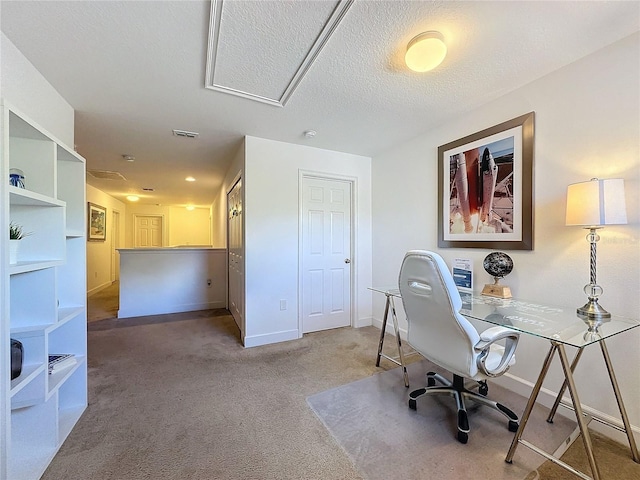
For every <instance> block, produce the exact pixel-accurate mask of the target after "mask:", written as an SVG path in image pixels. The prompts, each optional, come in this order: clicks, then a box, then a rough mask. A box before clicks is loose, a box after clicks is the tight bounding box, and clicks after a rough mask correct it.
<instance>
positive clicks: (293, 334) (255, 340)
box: [244, 330, 300, 348]
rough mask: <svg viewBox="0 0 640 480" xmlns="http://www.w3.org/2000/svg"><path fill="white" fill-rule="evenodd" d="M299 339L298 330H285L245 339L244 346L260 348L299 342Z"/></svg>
mask: <svg viewBox="0 0 640 480" xmlns="http://www.w3.org/2000/svg"><path fill="white" fill-rule="evenodd" d="M298 338H300V337H299V336H298V330H285V331H282V332H274V333H267V334H263V335H251V336H245V337H244V346H245V347H247V348H248V347H259V346H260V345H269V344H270V343H278V342H286V341H289V340H297V339H298Z"/></svg>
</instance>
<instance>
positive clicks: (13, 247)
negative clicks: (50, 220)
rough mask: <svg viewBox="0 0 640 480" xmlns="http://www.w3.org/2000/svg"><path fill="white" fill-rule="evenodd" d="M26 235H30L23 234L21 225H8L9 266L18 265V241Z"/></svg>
mask: <svg viewBox="0 0 640 480" xmlns="http://www.w3.org/2000/svg"><path fill="white" fill-rule="evenodd" d="M27 235H31V233H25V232H24V230H23V229H22V225H18V224H17V223H13V222H11V223H10V224H9V265H15V264H16V263H18V246H19V245H20V240H22V239H23V238H24V237H26V236H27Z"/></svg>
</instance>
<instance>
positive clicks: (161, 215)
mask: <svg viewBox="0 0 640 480" xmlns="http://www.w3.org/2000/svg"><path fill="white" fill-rule="evenodd" d="M138 217H158V218H161V219H162V246H163V247H166V246H167V222H166V221H165V218H164V213H134V214H133V247H134V248H142V247H136V245H137V243H138V232H137V231H136V225H137V220H138Z"/></svg>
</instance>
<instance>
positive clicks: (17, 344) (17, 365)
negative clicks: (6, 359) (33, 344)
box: [11, 338, 24, 380]
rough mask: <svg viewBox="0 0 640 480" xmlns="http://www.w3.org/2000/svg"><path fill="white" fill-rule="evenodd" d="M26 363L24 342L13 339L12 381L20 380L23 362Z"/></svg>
mask: <svg viewBox="0 0 640 480" xmlns="http://www.w3.org/2000/svg"><path fill="white" fill-rule="evenodd" d="M23 361H24V349H23V347H22V342H21V341H19V340H16V339H15V338H12V339H11V380H13V379H15V378H18V377H19V376H20V374H21V373H22V362H23Z"/></svg>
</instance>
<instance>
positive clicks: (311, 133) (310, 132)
mask: <svg viewBox="0 0 640 480" xmlns="http://www.w3.org/2000/svg"><path fill="white" fill-rule="evenodd" d="M316 133H317V132H316V131H315V130H307V131H305V132H304V136H305V138H313V137H315V136H316Z"/></svg>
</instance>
